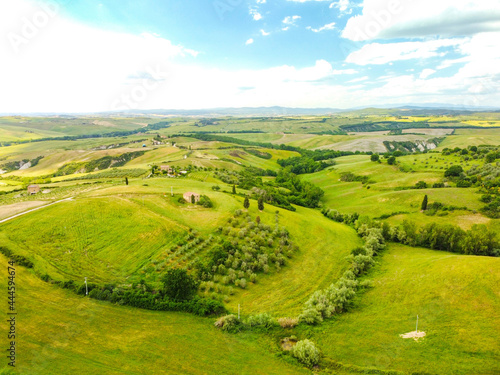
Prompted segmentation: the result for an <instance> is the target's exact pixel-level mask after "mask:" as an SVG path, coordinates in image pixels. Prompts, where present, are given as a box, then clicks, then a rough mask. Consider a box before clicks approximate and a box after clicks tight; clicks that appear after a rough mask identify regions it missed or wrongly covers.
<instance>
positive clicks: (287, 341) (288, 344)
mask: <svg viewBox="0 0 500 375" xmlns="http://www.w3.org/2000/svg"><path fill="white" fill-rule="evenodd" d="M296 343H297V340H295V339H291V338H290V337H285V338H284V339H282V340H281V348H282V349H283V350H292V348H293V347H294V346H295V344H296Z"/></svg>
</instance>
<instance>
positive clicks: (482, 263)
mask: <svg viewBox="0 0 500 375" xmlns="http://www.w3.org/2000/svg"><path fill="white" fill-rule="evenodd" d="M378 262H379V265H378V266H377V267H376V269H375V270H374V271H373V272H372V273H371V274H370V275H369V276H368V278H370V279H372V280H373V284H374V287H373V288H372V289H371V290H369V291H367V292H365V293H364V294H361V295H360V296H359V297H358V298H357V300H356V303H355V306H354V307H353V309H352V310H351V311H350V312H348V313H345V314H343V315H340V316H337V317H335V318H334V319H332V320H331V321H328V322H327V323H324V324H323V325H322V326H320V327H318V328H303V329H301V330H302V334H303V335H307V336H309V337H311V338H312V339H313V340H314V341H315V342H317V343H318V345H319V346H320V347H321V348H322V350H323V352H324V354H325V355H326V356H328V357H330V358H332V359H333V360H335V361H338V362H342V363H348V364H355V365H358V366H362V367H374V368H378V369H385V370H388V369H391V370H399V371H404V372H411V371H417V372H422V373H424V372H425V373H430V374H484V375H486V374H491V375H493V374H497V373H499V372H500V351H499V348H500V314H499V311H500V310H499V309H500V294H499V290H498V285H499V283H500V272H499V270H500V260H499V259H497V258H489V257H477V256H463V255H454V254H450V253H444V252H438V251H432V250H425V249H419V248H410V247H406V246H402V245H390V246H389V249H388V250H386V252H385V253H384V254H383V255H382V256H381V257H380V258H379V259H378ZM417 315H419V327H418V329H419V331H424V332H425V333H426V336H425V338H424V339H423V340H421V341H419V342H415V341H414V340H413V339H402V338H401V337H399V335H400V334H404V333H407V332H411V331H414V330H415V322H416V316H417Z"/></svg>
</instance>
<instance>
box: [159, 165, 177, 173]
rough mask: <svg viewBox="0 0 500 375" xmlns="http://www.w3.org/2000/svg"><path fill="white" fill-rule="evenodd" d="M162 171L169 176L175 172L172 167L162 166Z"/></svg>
mask: <svg viewBox="0 0 500 375" xmlns="http://www.w3.org/2000/svg"><path fill="white" fill-rule="evenodd" d="M160 171H166V172H167V173H168V174H171V173H173V171H174V170H173V169H172V167H171V166H170V165H160Z"/></svg>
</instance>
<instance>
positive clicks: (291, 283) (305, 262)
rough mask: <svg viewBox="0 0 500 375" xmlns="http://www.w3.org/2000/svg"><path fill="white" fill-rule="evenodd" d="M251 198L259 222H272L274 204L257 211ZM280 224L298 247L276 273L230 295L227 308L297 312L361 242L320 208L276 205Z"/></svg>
mask: <svg viewBox="0 0 500 375" xmlns="http://www.w3.org/2000/svg"><path fill="white" fill-rule="evenodd" d="M256 206H257V202H255V201H253V200H252V201H251V205H250V209H249V212H250V214H251V215H260V217H261V218H262V222H264V223H266V222H267V223H272V222H273V217H274V212H275V211H276V208H275V207H272V206H266V207H265V209H264V211H263V212H262V213H260V212H259V211H258V210H257V207H256ZM278 211H279V215H280V224H281V225H285V226H286V228H287V229H288V230H289V231H290V234H291V238H292V240H293V241H294V243H296V244H297V245H298V246H299V248H300V250H299V252H298V253H295V254H294V256H293V257H292V258H291V259H290V260H289V261H288V262H287V266H286V267H283V268H282V270H281V271H280V272H279V273H275V274H271V275H264V276H263V277H262V278H259V281H258V282H257V283H256V284H255V285H251V286H250V287H249V288H248V290H245V291H239V292H237V293H236V294H235V296H234V297H233V298H231V300H230V303H229V308H230V309H231V310H232V311H237V305H238V304H240V305H241V309H242V311H243V313H244V314H245V315H246V314H255V313H261V312H268V313H271V314H273V315H274V316H297V315H298V314H299V313H300V312H301V310H302V305H303V304H304V302H305V301H306V300H307V299H308V298H309V296H310V295H311V294H312V293H313V292H314V291H315V290H316V289H318V288H325V287H327V286H328V285H329V284H331V283H332V282H333V281H335V280H336V279H337V278H339V277H340V276H341V274H342V273H343V272H344V271H345V269H346V268H347V267H348V263H347V261H346V260H345V257H346V256H347V255H349V253H350V251H351V250H352V249H353V248H355V247H356V246H359V245H361V241H360V239H359V238H358V237H357V235H356V233H355V231H354V230H353V229H351V228H350V227H348V226H345V225H341V224H338V223H335V222H333V221H331V220H329V219H326V218H325V217H323V216H322V215H321V213H320V212H318V211H316V210H312V209H307V208H302V207H297V211H296V212H290V211H286V210H282V209H278Z"/></svg>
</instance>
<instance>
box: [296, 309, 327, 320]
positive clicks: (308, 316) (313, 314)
mask: <svg viewBox="0 0 500 375" xmlns="http://www.w3.org/2000/svg"><path fill="white" fill-rule="evenodd" d="M299 321H301V322H303V323H306V324H318V323H321V322H322V321H323V317H322V316H321V314H320V313H319V311H318V310H316V309H315V308H314V307H309V308H306V309H304V311H303V312H302V314H300V315H299Z"/></svg>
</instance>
